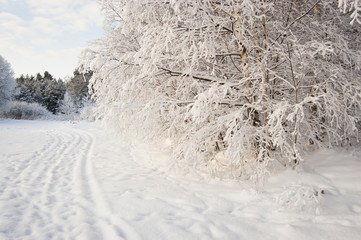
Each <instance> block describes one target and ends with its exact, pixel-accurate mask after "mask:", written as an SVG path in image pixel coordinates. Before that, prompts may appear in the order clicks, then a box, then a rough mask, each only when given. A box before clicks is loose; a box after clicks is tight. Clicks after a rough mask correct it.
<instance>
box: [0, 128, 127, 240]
mask: <svg viewBox="0 0 361 240" xmlns="http://www.w3.org/2000/svg"><path fill="white" fill-rule="evenodd" d="M0 124H1V123H0ZM34 124H35V125H34ZM94 142H95V139H94V137H93V136H92V135H91V134H88V133H86V132H85V131H83V130H79V129H75V128H69V127H66V126H65V125H64V124H61V123H60V124H59V123H55V122H54V123H52V122H51V123H48V122H44V123H43V124H41V123H39V122H38V123H37V124H36V122H34V123H31V122H27V123H25V124H24V123H23V122H12V124H11V125H10V126H9V128H8V129H1V147H2V149H1V150H2V155H1V160H2V162H1V163H2V164H4V165H6V169H1V171H2V172H1V175H2V177H3V179H2V181H1V185H0V200H1V205H0V212H1V215H0V239H26V238H29V239H53V238H54V239H67V238H70V239H117V238H116V236H121V232H118V229H117V228H116V227H115V226H114V225H112V223H111V222H110V221H109V219H108V218H103V217H102V215H100V214H99V212H100V210H99V208H101V207H102V206H101V205H102V204H103V202H99V196H98V192H97V191H98V189H97V185H96V182H95V179H94V176H93V175H92V174H93V171H92V166H91V162H90V155H91V150H92V149H93V145H94ZM4 160H5V161H6V162H5V161H4ZM2 167H3V166H2Z"/></svg>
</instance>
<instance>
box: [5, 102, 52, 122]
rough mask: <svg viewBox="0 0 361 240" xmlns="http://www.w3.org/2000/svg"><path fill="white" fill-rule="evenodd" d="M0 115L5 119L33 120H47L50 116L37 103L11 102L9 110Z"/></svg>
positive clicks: (49, 113)
mask: <svg viewBox="0 0 361 240" xmlns="http://www.w3.org/2000/svg"><path fill="white" fill-rule="evenodd" d="M0 115H1V116H2V117H5V118H12V119H25V120H33V119H41V118H49V117H51V115H52V114H51V112H49V111H48V110H47V109H46V108H45V107H43V106H41V105H39V104H38V103H27V102H20V101H13V102H11V103H10V106H9V109H8V110H7V111H3V112H1V113H0Z"/></svg>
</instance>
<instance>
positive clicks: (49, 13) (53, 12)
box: [27, 0, 103, 31]
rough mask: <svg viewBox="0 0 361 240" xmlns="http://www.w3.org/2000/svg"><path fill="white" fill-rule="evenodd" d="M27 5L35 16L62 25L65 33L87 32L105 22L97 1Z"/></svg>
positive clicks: (31, 1)
mask: <svg viewBox="0 0 361 240" xmlns="http://www.w3.org/2000/svg"><path fill="white" fill-rule="evenodd" d="M27 4H28V5H29V6H30V8H31V10H32V11H33V12H34V13H35V14H37V15H41V16H42V17H45V18H48V19H49V20H51V21H53V22H56V23H61V25H62V26H63V28H62V30H63V31H86V30H88V29H89V28H91V27H92V26H93V25H96V26H101V25H102V22H103V17H102V14H101V12H100V10H99V6H98V3H97V1H95V0H61V1H54V0H27Z"/></svg>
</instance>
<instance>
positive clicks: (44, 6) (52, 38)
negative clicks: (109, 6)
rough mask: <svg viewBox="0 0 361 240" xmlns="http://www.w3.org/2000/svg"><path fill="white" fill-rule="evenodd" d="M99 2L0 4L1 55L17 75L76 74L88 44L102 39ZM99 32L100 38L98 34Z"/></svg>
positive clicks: (35, 0)
mask: <svg viewBox="0 0 361 240" xmlns="http://www.w3.org/2000/svg"><path fill="white" fill-rule="evenodd" d="M97 2H98V1H97V0H61V1H54V0H12V1H5V0H0V3H1V4H2V3H6V5H5V7H4V10H2V11H0V54H2V55H3V56H4V57H5V58H6V59H7V60H8V61H9V62H10V63H11V64H12V66H13V69H14V71H15V73H16V74H17V75H20V74H35V73H37V72H42V71H45V70H47V71H49V72H50V73H52V74H53V75H54V76H56V77H64V75H69V74H71V73H72V72H73V70H74V69H75V67H76V63H77V56H78V55H79V53H80V51H81V49H83V48H85V47H87V42H88V41H91V40H94V39H95V38H97V37H100V36H99V35H100V33H101V30H100V29H101V26H102V22H103V17H102V14H101V11H100V8H99V5H98V3H97ZM95 32H97V34H98V35H96V34H95Z"/></svg>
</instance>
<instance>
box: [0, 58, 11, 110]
mask: <svg viewBox="0 0 361 240" xmlns="http://www.w3.org/2000/svg"><path fill="white" fill-rule="evenodd" d="M14 86H15V80H14V72H13V70H12V69H11V66H10V63H9V62H7V61H6V60H5V59H4V58H3V57H2V56H1V55H0V108H3V107H5V106H6V105H7V103H8V102H9V101H10V100H11V97H12V94H13V90H14Z"/></svg>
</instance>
